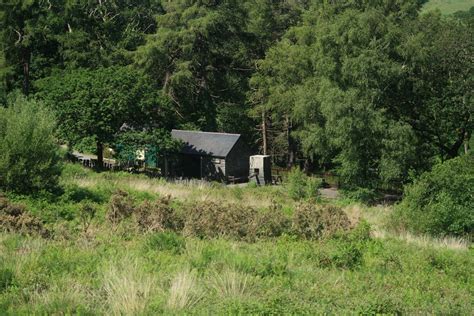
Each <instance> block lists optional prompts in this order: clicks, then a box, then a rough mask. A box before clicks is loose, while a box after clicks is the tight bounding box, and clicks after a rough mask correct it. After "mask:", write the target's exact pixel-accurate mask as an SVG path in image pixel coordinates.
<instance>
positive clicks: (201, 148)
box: [171, 129, 240, 158]
mask: <svg viewBox="0 0 474 316" xmlns="http://www.w3.org/2000/svg"><path fill="white" fill-rule="evenodd" d="M171 136H173V138H176V139H180V140H182V141H183V142H184V144H185V145H184V147H183V149H182V150H181V153H183V154H190V155H201V156H213V157H223V158H225V157H227V155H228V154H229V152H230V151H231V150H232V147H234V145H235V144H236V143H237V141H238V140H239V138H240V134H227V133H210V132H198V131H183V130H176V129H174V130H172V131H171Z"/></svg>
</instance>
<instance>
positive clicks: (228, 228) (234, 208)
mask: <svg viewBox="0 0 474 316" xmlns="http://www.w3.org/2000/svg"><path fill="white" fill-rule="evenodd" d="M254 213H255V210H253V209H252V208H248V207H244V206H241V205H237V204H217V203H214V202H201V203H197V204H195V205H192V206H190V207H188V209H187V210H186V215H185V216H186V219H185V224H184V233H185V234H186V235H191V236H196V237H201V238H215V237H220V236H226V237H231V238H238V239H239V238H244V237H246V236H247V235H248V230H249V225H250V222H251V221H252V217H253V216H254Z"/></svg>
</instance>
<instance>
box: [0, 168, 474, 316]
mask: <svg viewBox="0 0 474 316" xmlns="http://www.w3.org/2000/svg"><path fill="white" fill-rule="evenodd" d="M61 181H62V186H63V187H64V192H62V193H60V194H56V195H48V194H38V195H37V196H33V197H32V196H30V197H24V196H23V197H22V196H11V198H12V199H14V200H16V201H21V202H23V203H25V204H26V205H27V206H28V207H29V208H30V209H31V210H32V212H33V213H34V214H35V215H37V216H40V217H41V218H42V219H43V220H44V221H45V222H46V223H47V227H48V229H50V230H51V231H52V232H54V233H53V234H52V235H51V236H50V237H48V238H44V237H40V236H37V235H25V234H20V233H16V232H1V233H0V314H1V315H17V314H41V315H44V314H86V315H109V314H112V315H117V314H120V315H156V314H172V315H176V314H216V315H222V314H225V315H228V314H237V315H241V314H328V313H329V314H353V313H358V314H360V313H362V314H399V313H402V314H461V315H472V314H473V312H474V304H473V299H472V298H473V288H474V287H473V284H474V283H473V277H472V276H473V275H474V253H473V248H472V246H471V245H470V244H469V243H468V242H467V241H464V240H460V239H453V238H448V237H447V238H442V239H436V238H431V237H427V236H418V235H413V234H409V233H405V232H394V231H391V230H390V229H388V228H387V225H386V219H387V218H388V216H389V215H390V213H391V211H392V209H391V207H389V206H378V207H367V206H364V205H362V204H358V203H349V202H347V201H345V202H344V211H345V213H346V214H347V215H348V218H349V220H350V222H351V223H354V225H355V224H356V223H361V222H362V223H364V222H367V223H368V224H369V225H370V231H369V232H370V234H368V235H367V234H366V233H365V230H364V229H359V228H356V229H354V230H353V231H351V232H350V233H347V234H342V235H336V236H334V237H331V238H325V239H317V240H305V239H301V238H298V237H296V236H293V235H291V234H283V235H281V236H279V237H274V238H263V239H257V240H256V241H253V242H248V241H244V240H239V239H231V238H221V237H219V238H203V239H201V238H196V237H192V236H186V237H185V236H182V235H180V234H179V233H176V232H167V231H165V232H152V231H149V232H147V233H144V232H143V231H142V230H140V229H139V227H137V225H136V222H135V221H134V220H133V219H132V218H128V219H125V220H123V221H121V222H119V223H116V224H111V223H109V222H107V221H106V219H105V218H106V216H105V213H106V212H107V203H108V201H109V199H110V197H111V195H112V194H113V192H114V191H115V190H116V189H124V190H127V191H128V192H129V193H130V194H131V195H132V196H133V197H134V198H135V200H136V203H138V202H140V201H144V200H149V199H155V198H158V197H159V196H162V195H164V194H169V192H179V193H177V194H176V195H174V196H175V198H176V200H175V201H174V202H173V203H174V205H173V207H175V208H180V207H182V205H184V203H191V204H193V202H199V201H202V196H201V195H204V196H205V197H206V199H211V200H212V199H214V198H215V199H216V201H220V202H224V201H225V202H227V201H226V199H229V200H231V201H233V202H235V203H241V204H245V203H248V204H249V205H254V206H255V205H258V207H266V205H271V203H275V202H274V201H272V198H273V195H276V194H277V195H278V197H277V201H282V202H283V203H284V206H285V208H286V210H285V212H286V213H288V214H289V215H291V213H292V212H293V209H294V207H295V205H296V204H297V202H295V201H292V200H291V199H289V198H288V197H287V195H286V193H285V190H284V187H265V188H256V187H252V186H249V187H242V188H239V190H240V191H235V190H236V188H234V187H225V186H221V185H217V184H204V183H181V184H178V183H174V184H171V183H165V182H163V181H160V180H153V179H147V178H144V177H141V176H135V175H128V174H122V173H117V174H108V173H102V174H95V173H92V172H91V171H88V170H83V169H82V168H77V167H76V166H73V167H68V168H67V170H66V172H65V174H64V175H63V177H62V179H61ZM144 183H145V184H146V185H144ZM165 189H166V190H167V191H166V190H165ZM161 190H165V191H161ZM236 192H238V193H236ZM83 200H92V201H94V203H95V204H96V205H97V208H98V211H97V214H96V215H95V217H94V219H93V221H92V223H91V224H90V225H89V227H88V228H87V229H83V227H82V225H81V222H80V220H79V212H80V211H79V210H78V206H77V205H78V203H79V204H80V203H82V202H83ZM211 200H210V201H211ZM257 201H260V202H257ZM262 201H264V202H262ZM214 202H215V201H214ZM267 203H268V204H267ZM276 203H279V202H276ZM334 203H336V204H337V203H338V202H337V201H336V202H334ZM194 204H195V203H194ZM70 213H72V214H70ZM357 227H359V226H357ZM361 227H362V228H364V227H368V226H361Z"/></svg>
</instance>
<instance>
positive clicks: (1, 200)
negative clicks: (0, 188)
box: [0, 194, 48, 236]
mask: <svg viewBox="0 0 474 316" xmlns="http://www.w3.org/2000/svg"><path fill="white" fill-rule="evenodd" d="M0 230H5V231H9V232H18V233H23V234H33V233H35V234H40V235H42V236H47V235H48V231H47V230H46V229H45V228H44V227H43V223H42V222H41V221H40V220H39V219H38V218H37V217H35V216H33V215H32V214H30V213H28V212H27V210H26V207H25V206H23V205H21V204H13V203H10V201H9V200H8V199H7V198H6V197H4V196H3V195H1V194H0Z"/></svg>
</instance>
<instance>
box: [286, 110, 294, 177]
mask: <svg viewBox="0 0 474 316" xmlns="http://www.w3.org/2000/svg"><path fill="white" fill-rule="evenodd" d="M291 128H292V125H291V120H290V118H289V117H288V116H287V117H286V138H287V142H288V158H287V164H286V165H287V167H288V168H292V167H293V166H294V164H295V150H294V142H293V137H291Z"/></svg>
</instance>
